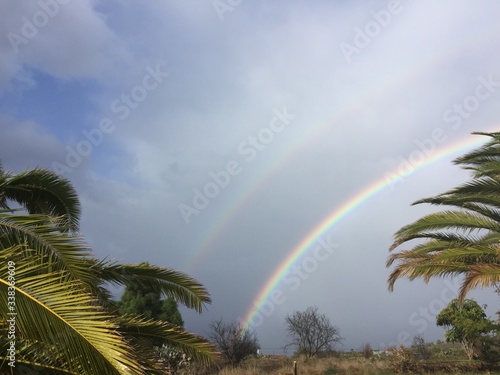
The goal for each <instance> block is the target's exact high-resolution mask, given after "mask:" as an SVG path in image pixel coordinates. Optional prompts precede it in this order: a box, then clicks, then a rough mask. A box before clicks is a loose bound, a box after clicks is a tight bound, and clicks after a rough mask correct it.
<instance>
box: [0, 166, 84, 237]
mask: <svg viewBox="0 0 500 375" xmlns="http://www.w3.org/2000/svg"><path fill="white" fill-rule="evenodd" d="M3 175H4V178H3V179H0V192H1V196H0V202H1V207H3V208H8V204H7V200H12V201H14V202H16V203H18V204H20V205H21V206H23V207H25V208H26V209H27V211H28V212H29V213H34V214H45V215H49V216H61V217H64V218H65V220H66V226H67V227H68V228H69V229H71V230H73V231H77V230H78V225H79V220H80V202H79V200H78V196H77V194H76V191H75V189H74V188H73V186H72V185H71V183H70V182H69V181H68V180H66V179H64V178H62V177H60V176H59V175H57V174H56V173H54V172H52V171H49V170H45V169H34V170H28V171H25V172H22V173H19V174H17V175H15V176H12V175H10V174H8V173H7V174H6V173H5V172H4V173H3Z"/></svg>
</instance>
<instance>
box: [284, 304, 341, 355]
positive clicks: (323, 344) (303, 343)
mask: <svg viewBox="0 0 500 375" xmlns="http://www.w3.org/2000/svg"><path fill="white" fill-rule="evenodd" d="M285 324H286V330H287V333H288V337H289V338H290V341H289V343H288V344H287V346H293V347H295V348H297V353H300V354H303V355H305V356H306V357H307V358H310V357H313V356H315V355H318V354H320V353H321V352H330V351H332V350H333V349H334V348H335V346H336V345H337V344H338V343H339V342H340V341H342V337H340V331H339V329H338V328H337V327H334V326H333V325H332V324H331V323H330V319H328V317H327V316H326V315H325V314H319V313H318V308H317V307H308V308H307V309H306V310H305V311H302V312H301V311H295V312H294V313H293V314H292V315H287V317H286V318H285Z"/></svg>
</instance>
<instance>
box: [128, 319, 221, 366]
mask: <svg viewBox="0 0 500 375" xmlns="http://www.w3.org/2000/svg"><path fill="white" fill-rule="evenodd" d="M119 323H120V327H121V329H122V333H123V334H124V335H126V336H127V337H130V338H132V342H136V343H138V345H137V346H138V350H140V348H145V349H146V350H147V351H149V354H150V347H149V345H148V343H150V342H153V341H156V342H157V341H162V342H164V343H165V344H166V345H169V346H172V347H175V348H177V349H179V350H181V351H182V352H183V353H185V354H186V355H187V356H189V357H191V358H193V359H195V360H197V361H198V362H200V363H201V364H205V365H207V364H210V363H212V362H213V361H214V360H215V359H216V358H217V357H218V356H219V353H218V351H217V349H216V348H215V347H214V346H213V345H212V344H211V343H210V342H208V341H207V340H206V339H204V338H202V337H200V336H197V335H194V334H192V333H190V332H186V331H184V330H183V329H181V328H179V327H177V326H175V325H172V324H170V323H168V322H162V321H155V320H147V319H142V318H139V317H134V316H131V315H124V316H121V317H120V318H119ZM145 354H146V353H144V355H145ZM139 356H140V357H143V356H141V355H139Z"/></svg>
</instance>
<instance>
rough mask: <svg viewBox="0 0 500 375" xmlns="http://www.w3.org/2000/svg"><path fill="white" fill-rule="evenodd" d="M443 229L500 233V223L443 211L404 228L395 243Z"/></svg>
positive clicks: (467, 214) (461, 213)
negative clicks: (426, 232)
mask: <svg viewBox="0 0 500 375" xmlns="http://www.w3.org/2000/svg"><path fill="white" fill-rule="evenodd" d="M441 229H449V230H461V231H463V232H468V233H471V232H472V231H474V230H483V229H485V230H491V231H494V232H497V233H500V223H499V222H497V221H495V220H492V219H490V218H487V217H484V216H481V215H478V214H476V213H472V212H467V211H443V212H437V213H433V214H430V215H427V216H424V217H423V218H421V219H419V220H417V221H415V222H413V223H412V224H410V225H407V226H404V227H403V228H401V229H400V230H399V231H397V232H396V234H395V238H396V241H395V242H401V241H403V242H404V241H406V239H407V238H408V239H410V238H411V239H413V238H416V237H415V236H419V235H420V234H422V233H425V231H437V230H441Z"/></svg>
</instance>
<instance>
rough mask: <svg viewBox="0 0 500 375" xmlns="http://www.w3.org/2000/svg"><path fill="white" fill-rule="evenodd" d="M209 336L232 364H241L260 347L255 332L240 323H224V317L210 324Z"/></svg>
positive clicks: (254, 354)
mask: <svg viewBox="0 0 500 375" xmlns="http://www.w3.org/2000/svg"><path fill="white" fill-rule="evenodd" d="M208 337H209V338H210V340H212V342H213V343H215V345H216V346H217V348H218V349H219V351H220V353H221V354H222V356H223V357H224V358H225V359H226V360H227V361H228V362H229V364H230V365H231V366H237V365H239V364H240V363H241V362H242V361H243V360H244V359H245V358H247V357H249V356H256V355H257V350H258V349H259V341H258V340H257V337H256V336H255V334H254V333H253V332H251V331H249V330H248V329H245V328H244V327H242V326H241V325H240V324H238V323H224V322H223V321H222V319H221V320H218V321H214V322H212V323H211V324H210V333H209V335H208Z"/></svg>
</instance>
